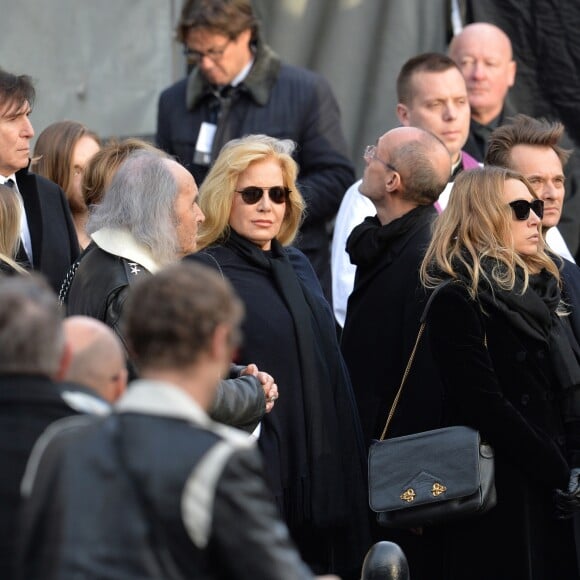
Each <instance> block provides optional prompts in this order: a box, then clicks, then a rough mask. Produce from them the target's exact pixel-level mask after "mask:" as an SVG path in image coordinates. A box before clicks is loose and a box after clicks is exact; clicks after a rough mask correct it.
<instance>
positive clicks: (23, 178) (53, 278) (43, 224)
mask: <svg viewBox="0 0 580 580" xmlns="http://www.w3.org/2000/svg"><path fill="white" fill-rule="evenodd" d="M16 183H17V185H18V190H19V191H20V194H21V195H22V199H23V200H24V210H25V212H26V219H27V221H28V228H29V230H30V238H31V241H32V259H33V262H34V269H35V270H37V271H39V272H40V273H41V274H44V275H45V276H46V278H47V279H48V281H49V283H50V285H51V286H52V288H53V289H54V291H55V292H57V293H58V291H59V290H60V286H61V284H62V281H63V280H64V277H65V275H66V273H67V271H68V269H69V268H70V266H71V264H72V263H73V262H74V261H75V260H76V259H77V258H78V256H79V252H80V250H79V243H78V238H77V234H76V230H75V227H74V223H73V220H72V217H71V213H70V209H69V206H68V202H67V200H66V197H65V195H64V192H63V191H62V189H61V188H60V187H59V186H58V185H56V184H55V183H53V182H52V181H49V180H48V179H45V178H44V177H41V176H40V175H36V174H34V173H30V172H29V171H28V169H21V170H20V171H18V172H17V173H16Z"/></svg>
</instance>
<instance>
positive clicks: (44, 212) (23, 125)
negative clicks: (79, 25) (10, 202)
mask: <svg viewBox="0 0 580 580" xmlns="http://www.w3.org/2000/svg"><path fill="white" fill-rule="evenodd" d="M35 97H36V91H35V89H34V85H33V84H32V80H31V78H30V77H28V76H26V75H14V74H11V73H9V72H6V71H5V70H2V69H0V183H5V184H8V185H9V186H10V187H13V188H14V189H16V190H17V191H18V193H19V194H20V198H21V200H22V206H23V209H24V212H23V220H22V229H21V232H20V236H21V244H20V250H19V253H18V261H19V262H20V263H22V264H23V265H25V266H27V267H28V268H29V269H32V268H33V269H34V270H37V271H38V272H40V273H42V274H43V275H44V276H46V278H47V279H48V281H49V282H50V285H51V286H52V288H53V290H54V291H55V292H58V291H59V289H60V286H61V284H62V281H63V280H64V277H65V275H66V273H67V271H68V269H69V267H70V266H71V264H72V263H73V262H74V261H75V260H76V258H77V257H78V255H79V244H78V240H77V235H76V231H75V228H74V223H73V220H72V217H71V213H70V209H69V206H68V202H67V200H66V196H65V194H64V192H63V191H62V189H61V188H60V187H59V186H58V185H56V184H55V183H52V181H49V180H48V179H45V178H44V177H41V176H39V175H35V174H34V173H31V172H30V171H29V170H28V167H29V164H30V140H31V139H32V138H33V137H34V129H33V128H32V124H31V122H30V119H29V116H30V113H31V111H32V107H33V105H34V100H35Z"/></svg>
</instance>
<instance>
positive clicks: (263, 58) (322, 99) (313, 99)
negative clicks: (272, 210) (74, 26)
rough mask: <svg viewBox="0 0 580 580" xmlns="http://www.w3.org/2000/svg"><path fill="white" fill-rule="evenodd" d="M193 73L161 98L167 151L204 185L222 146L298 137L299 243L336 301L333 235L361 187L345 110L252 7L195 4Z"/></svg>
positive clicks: (228, 1) (237, 0)
mask: <svg viewBox="0 0 580 580" xmlns="http://www.w3.org/2000/svg"><path fill="white" fill-rule="evenodd" d="M177 38H178V40H179V41H180V42H181V43H183V45H184V49H185V54H186V56H187V58H188V62H189V64H190V65H191V66H192V68H191V72H190V73H189V75H188V76H187V77H186V78H184V79H182V80H180V81H178V82H177V83H175V84H174V85H172V86H171V87H169V88H168V89H166V90H165V91H163V93H162V94H161V97H160V99H159V110H158V117H157V136H156V140H157V144H158V146H159V147H161V148H162V149H164V150H165V151H167V152H168V153H170V154H171V155H174V156H176V158H177V159H178V160H179V161H180V162H181V163H182V164H184V165H185V166H186V167H187V168H188V169H189V170H190V171H191V172H192V173H193V175H194V177H195V180H196V182H197V184H198V185H201V183H202V181H203V179H204V178H205V176H206V174H207V172H208V170H209V166H210V164H211V163H212V161H213V160H214V159H215V158H216V156H217V154H218V152H219V150H220V149H221V147H222V146H223V145H224V143H226V142H227V141H229V140H230V139H233V138H239V137H243V136H244V135H246V134H249V133H263V134H266V135H270V136H272V137H276V138H279V139H292V140H293V141H295V142H296V143H297V144H298V147H297V149H296V152H295V156H296V161H297V162H298V165H299V166H300V173H299V176H298V180H299V187H300V192H301V193H302V195H303V196H304V199H305V200H306V204H307V215H306V219H305V222H304V224H303V225H302V227H301V232H300V236H299V239H298V240H297V242H296V245H297V247H299V248H300V249H301V250H302V251H304V253H305V254H306V255H307V257H308V258H309V259H310V261H311V263H312V265H313V266H314V269H315V271H316V273H317V274H318V277H319V279H320V282H321V284H322V287H323V290H324V292H325V295H326V296H327V298H328V299H329V300H330V293H331V281H330V247H329V246H330V236H329V232H328V230H329V226H330V222H331V221H332V220H333V219H334V217H335V215H336V212H337V210H338V206H339V205H340V200H341V199H342V195H343V193H344V191H345V189H346V188H347V187H348V185H350V184H351V183H352V182H353V181H354V168H353V165H352V163H351V161H350V159H349V157H348V152H347V146H346V141H345V138H344V135H343V132H342V128H341V121H340V111H339V108H338V104H337V102H336V99H335V97H334V95H333V93H332V90H331V88H330V86H329V84H328V82H327V81H326V80H325V79H324V78H323V77H322V76H320V75H318V74H316V73H314V72H312V71H309V70H307V69H304V68H299V67H294V66H290V65H288V64H285V63H283V62H282V61H281V60H280V58H279V57H278V55H277V54H275V53H274V52H273V51H272V50H271V48H270V47H269V46H268V45H266V44H265V43H264V41H263V38H262V35H261V31H260V22H259V20H258V18H257V16H256V14H255V13H254V10H253V8H252V5H251V1H250V0H187V1H186V2H185V3H184V6H183V9H182V12H181V18H180V20H179V23H178V25H177Z"/></svg>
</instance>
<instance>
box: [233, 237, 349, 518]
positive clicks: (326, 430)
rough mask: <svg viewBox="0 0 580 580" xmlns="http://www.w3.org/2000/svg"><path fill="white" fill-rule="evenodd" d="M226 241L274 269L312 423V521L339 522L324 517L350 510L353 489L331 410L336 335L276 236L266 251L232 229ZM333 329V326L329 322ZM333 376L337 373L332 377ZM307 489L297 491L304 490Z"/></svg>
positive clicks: (309, 428)
mask: <svg viewBox="0 0 580 580" xmlns="http://www.w3.org/2000/svg"><path fill="white" fill-rule="evenodd" d="M224 246H226V247H228V248H230V249H232V250H233V251H235V252H236V253H237V254H238V255H240V256H242V257H243V258H244V259H246V260H247V261H248V262H249V263H251V264H253V265H255V266H257V267H259V268H263V269H264V270H269V271H270V272H271V273H272V276H273V279H274V282H275V284H276V287H277V289H278V291H279V292H280V294H281V296H282V297H283V299H284V301H285V302H286V304H287V306H288V309H289V311H290V313H291V316H292V319H293V321H294V331H295V334H296V341H297V345H298V355H299V359H300V365H301V369H300V371H301V376H302V384H303V386H304V389H303V397H304V407H305V409H304V412H305V419H306V421H305V424H306V427H307V453H308V466H309V472H310V473H309V475H310V498H309V502H308V503H309V509H310V514H311V517H312V520H313V521H314V522H316V523H317V524H319V525H329V524H336V523H337V522H336V521H325V518H327V516H328V514H333V516H334V518H333V519H334V520H339V521H340V520H341V519H342V518H346V517H347V514H348V507H347V506H348V491H347V489H346V486H345V481H347V480H348V477H347V476H346V474H345V473H344V471H343V461H342V458H341V449H340V448H339V446H338V443H337V442H338V441H340V436H339V435H340V434H339V429H342V428H343V427H344V426H340V425H339V424H338V421H337V415H336V414H335V413H333V412H329V409H330V408H331V406H332V405H333V404H334V398H335V397H334V388H335V387H334V385H333V381H335V380H337V379H336V374H337V373H336V372H335V369H330V370H329V367H330V366H331V365H329V364H328V361H327V360H326V359H325V356H324V352H325V351H328V344H330V341H331V337H329V336H327V335H326V332H325V330H324V329H325V328H326V327H328V326H329V325H328V324H327V323H325V321H324V320H322V319H321V318H320V317H321V315H322V314H321V312H320V310H321V309H320V304H319V303H318V301H317V299H316V298H315V297H313V296H312V295H311V293H310V291H309V290H308V288H306V287H305V286H304V285H303V284H301V282H300V280H299V278H298V276H297V275H296V272H295V271H294V268H293V267H292V264H291V263H290V261H289V259H288V257H287V255H286V253H285V252H284V249H283V247H282V246H281V245H280V243H279V242H278V241H277V240H275V239H274V240H272V249H271V252H264V251H262V250H261V249H260V248H259V247H258V246H256V245H255V244H253V243H252V242H250V241H249V240H247V239H245V238H243V237H242V236H240V235H238V234H237V233H236V232H235V231H233V230H231V233H230V236H229V237H228V239H227V240H225V241H224ZM330 328H331V331H332V332H334V327H332V326H331V327H330ZM331 374H332V375H334V376H331ZM302 493H303V490H296V494H297V495H301V494H302Z"/></svg>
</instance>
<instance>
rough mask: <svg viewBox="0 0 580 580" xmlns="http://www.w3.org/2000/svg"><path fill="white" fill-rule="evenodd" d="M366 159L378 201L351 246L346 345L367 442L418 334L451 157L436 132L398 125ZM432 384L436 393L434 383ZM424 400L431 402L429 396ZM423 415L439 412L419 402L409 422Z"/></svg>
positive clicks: (368, 183)
mask: <svg viewBox="0 0 580 580" xmlns="http://www.w3.org/2000/svg"><path fill="white" fill-rule="evenodd" d="M365 160H366V164H367V165H366V168H365V171H364V175H363V180H362V183H361V185H360V192H361V193H362V194H363V195H364V196H366V197H368V198H369V199H370V200H371V201H372V202H373V205H374V206H375V210H376V216H373V217H367V218H366V219H365V220H364V222H363V223H362V224H360V225H359V226H357V227H356V228H354V230H353V231H352V233H351V235H350V236H349V238H348V241H347V251H348V253H349V255H350V258H351V261H352V262H353V263H354V264H355V265H356V266H357V270H356V276H355V282H354V288H353V291H352V294H351V295H350V297H349V300H348V307H347V311H346V320H345V325H344V330H343V333H342V337H341V348H342V352H343V354H344V358H345V361H346V364H347V367H348V370H349V372H350V376H351V378H352V383H353V387H354V392H355V396H356V399H357V403H358V407H359V412H360V416H361V423H362V426H363V434H364V436H365V442H366V443H367V445H368V444H369V443H370V441H371V440H372V439H373V438H374V439H378V438H379V437H380V434H381V431H382V428H383V426H384V422H385V419H386V417H387V413H388V409H389V405H390V404H391V403H392V400H393V396H394V392H395V390H396V388H397V387H398V385H399V382H400V380H401V377H402V375H403V368H404V365H405V363H406V361H407V357H408V355H409V353H410V352H411V348H412V346H413V343H414V340H415V337H416V336H417V330H418V329H419V318H420V315H421V312H422V309H423V303H422V301H423V294H422V293H421V292H420V291H419V286H420V284H419V276H418V271H419V265H420V263H421V260H422V259H423V254H424V251H425V249H426V247H427V245H428V244H429V241H430V239H431V225H432V222H433V220H434V219H435V217H436V216H437V210H436V209H435V208H434V207H433V202H434V201H435V200H437V198H438V196H439V194H440V193H441V191H443V189H444V187H445V186H446V184H447V181H448V179H449V174H450V172H451V157H450V155H449V151H448V150H447V148H446V147H445V145H444V144H443V142H442V141H440V140H439V139H438V138H437V137H435V136H434V135H432V134H431V133H428V132H427V131H424V130H423V129H419V128H418V127H398V128H396V129H392V130H391V131H388V132H387V133H385V134H384V135H383V136H382V137H381V138H380V139H379V140H378V142H377V144H376V146H371V147H369V148H367V151H366V154H365ZM429 384H430V385H434V388H433V389H432V394H433V395H435V394H436V392H437V389H436V388H435V383H434V381H429ZM422 395H424V396H425V397H426V400H427V399H428V398H429V397H430V396H431V395H428V394H424V393H422ZM426 411H428V412H429V413H431V411H434V407H432V406H429V405H425V404H421V405H418V407H417V409H415V410H414V411H413V413H412V414H411V416H409V417H408V418H407V420H408V421H409V420H410V421H411V422H412V421H413V420H419V419H420V418H421V417H422V416H423V415H424V414H425V412H426ZM402 415H404V413H402ZM417 430H418V431H422V430H423V429H417Z"/></svg>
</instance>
